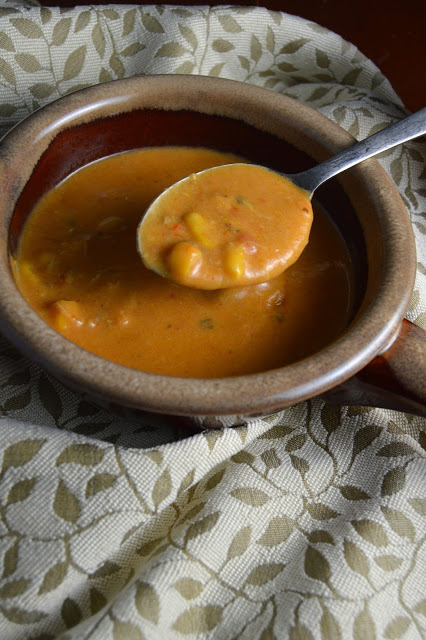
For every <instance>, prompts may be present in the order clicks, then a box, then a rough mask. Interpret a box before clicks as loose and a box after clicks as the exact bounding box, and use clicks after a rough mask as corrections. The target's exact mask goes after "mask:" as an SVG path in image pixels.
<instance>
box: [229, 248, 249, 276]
mask: <svg viewBox="0 0 426 640" xmlns="http://www.w3.org/2000/svg"><path fill="white" fill-rule="evenodd" d="M245 266H246V256H245V251H244V247H243V246H242V245H241V244H230V245H228V247H227V250H226V253H225V268H226V270H227V271H228V273H230V274H231V275H232V276H234V278H236V279H239V278H241V277H242V276H243V275H244V271H245Z"/></svg>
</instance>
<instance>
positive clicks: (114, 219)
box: [98, 216, 123, 231]
mask: <svg viewBox="0 0 426 640" xmlns="http://www.w3.org/2000/svg"><path fill="white" fill-rule="evenodd" d="M122 222H123V220H122V219H121V218H119V217H118V216H108V218H104V219H103V220H101V221H100V223H99V224H98V231H113V230H114V229H117V227H118V225H119V224H121V223H122Z"/></svg>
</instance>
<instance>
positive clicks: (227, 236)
mask: <svg viewBox="0 0 426 640" xmlns="http://www.w3.org/2000/svg"><path fill="white" fill-rule="evenodd" d="M312 216H313V212H312V206H311V202H310V199H309V194H308V193H307V192H306V191H304V190H303V189H300V188H299V187H297V186H296V185H295V184H293V183H292V182H291V181H290V180H288V179H286V178H284V177H283V176H280V175H278V174H277V173H275V172H273V171H270V170H268V169H265V168H263V167H259V166H256V165H252V164H244V163H243V164H242V163H234V164H228V165H222V166H220V167H215V168H213V169H208V170H206V171H202V172H200V173H192V174H191V175H190V176H189V177H188V178H186V179H184V180H181V181H179V182H177V183H176V184H174V185H173V187H172V188H170V189H168V190H167V191H165V192H164V193H163V194H162V195H161V196H160V198H158V199H157V200H156V201H155V203H154V204H153V205H152V206H151V207H150V209H149V211H148V212H147V215H146V216H144V218H143V220H142V223H141V225H140V228H139V229H138V239H139V248H140V252H141V255H142V257H143V259H144V262H145V264H146V265H147V266H148V267H149V268H151V269H153V270H154V271H156V272H157V273H160V274H161V275H163V276H164V277H167V278H170V279H171V280H173V281H174V282H177V283H178V284H183V285H185V286H188V287H195V288H198V289H221V288H227V287H233V286H242V285H246V284H256V283H259V282H265V281H266V280H270V279H271V278H274V277H275V276H277V275H279V274H280V273H282V272H283V271H284V270H285V269H287V268H288V267H289V266H291V265H292V264H293V263H294V262H295V261H296V260H297V259H298V257H299V256H300V254H301V253H302V251H303V249H304V248H305V246H306V244H307V242H308V239H309V232H310V230H311V225H312Z"/></svg>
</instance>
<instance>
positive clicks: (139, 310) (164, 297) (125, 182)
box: [12, 147, 352, 377]
mask: <svg viewBox="0 0 426 640" xmlns="http://www.w3.org/2000/svg"><path fill="white" fill-rule="evenodd" d="M237 160H238V161H241V159H240V158H236V157H234V156H230V155H228V154H224V153H220V152H216V151H210V150H207V149H200V148H179V147H171V148H167V147H162V148H147V149H142V150H136V151H129V152H125V153H121V154H117V155H115V156H110V157H108V158H105V159H102V160H99V161H97V162H94V163H93V164H90V165H88V166H85V167H83V168H82V169H80V170H78V171H77V172H75V173H74V174H72V175H70V176H69V177H68V178H67V179H66V180H64V181H63V182H62V183H61V184H59V185H58V186H56V187H55V188H54V189H52V190H51V191H50V192H48V193H47V194H46V195H45V196H44V197H43V198H42V199H41V200H40V201H39V203H38V204H37V205H36V206H35V208H34V210H33V211H32V212H31V214H30V216H29V218H28V220H27V222H26V224H25V227H24V230H23V232H22V235H21V239H20V244H19V247H18V252H17V254H16V256H15V257H14V258H13V259H12V267H13V270H14V274H15V278H16V281H17V284H18V286H19V288H20V290H21V292H22V295H23V296H24V297H25V298H26V299H27V301H28V302H29V304H30V305H31V306H32V307H33V309H34V310H35V311H36V312H37V313H38V314H39V315H40V316H41V317H42V318H43V319H44V320H45V321H46V322H47V323H49V324H50V325H51V326H52V327H53V328H54V329H56V330H57V331H59V332H60V333H61V334H63V335H64V336H66V337H67V338H68V339H69V340H71V341H73V342H75V343H77V344H78V345H80V346H82V347H84V348H85V349H87V350H89V351H91V352H93V353H96V354H98V355H100V356H103V357H104V358H107V359H109V360H112V361H115V362H118V363H121V364H123V365H127V366H129V367H133V368H136V369H142V370H145V371H149V372H154V373H161V374H167V375H174V376H185V377H222V376H235V375H240V374H248V373H254V372H259V371H264V370H268V369H271V368H276V367H280V366H282V365H285V364H289V363H291V362H294V361H296V360H299V359H301V358H303V357H305V356H308V355H310V354H312V353H313V352H315V351H318V350H319V349H321V348H322V347H324V346H325V345H327V344H329V343H330V342H332V341H333V340H334V339H335V338H336V337H337V336H338V335H339V334H340V333H341V332H342V331H343V330H344V328H345V326H347V323H348V321H349V318H350V314H351V308H352V269H351V264H350V260H349V256H348V253H347V251H346V249H345V246H344V243H343V241H342V239H341V237H340V235H339V233H338V232H337V230H336V228H335V227H334V225H333V224H332V223H331V221H330V219H329V218H328V217H327V215H326V214H325V213H324V212H323V211H322V210H321V209H316V208H314V213H315V215H314V221H313V225H312V230H311V234H310V239H309V243H308V245H307V246H306V248H305V250H304V251H303V253H302V255H301V256H300V258H299V259H298V260H297V262H296V263H295V264H294V265H292V266H291V267H289V268H288V269H287V270H286V271H285V272H284V273H282V274H281V275H280V276H278V277H276V278H274V279H272V280H269V281H268V282H265V283H260V284H254V285H250V286H241V287H233V288H228V289H222V290H210V291H203V290H198V289H193V288H188V287H185V286H181V285H179V284H175V283H173V282H170V281H168V280H166V279H165V278H163V277H161V276H159V275H157V274H156V273H154V272H153V271H151V270H148V269H147V268H146V267H145V266H144V265H143V263H142V261H141V258H140V256H139V254H138V251H137V247H136V230H137V227H138V224H139V221H140V219H141V216H142V215H143V213H144V211H145V210H146V208H147V207H148V205H149V204H150V202H151V201H152V200H153V199H154V198H155V197H156V196H157V195H158V194H159V193H161V192H162V191H163V190H164V189H165V188H166V187H167V186H168V185H170V184H173V183H174V182H176V181H177V180H179V179H181V178H183V177H184V176H187V175H189V174H190V173H192V172H195V171H199V170H202V169H205V168H207V167H210V166H216V165H220V164H227V163H230V162H235V161H237Z"/></svg>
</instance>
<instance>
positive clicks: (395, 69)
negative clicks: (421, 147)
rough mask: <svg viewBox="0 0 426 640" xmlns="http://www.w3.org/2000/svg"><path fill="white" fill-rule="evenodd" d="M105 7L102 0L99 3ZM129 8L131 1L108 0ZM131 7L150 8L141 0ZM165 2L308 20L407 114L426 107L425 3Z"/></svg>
mask: <svg viewBox="0 0 426 640" xmlns="http://www.w3.org/2000/svg"><path fill="white" fill-rule="evenodd" d="M103 3H105V4H107V2H106V0H104V2H103ZM113 3H115V4H131V3H132V0H113ZM41 4H43V5H45V6H58V5H59V6H64V7H65V6H74V5H77V4H79V5H82V4H92V0H78V2H77V0H42V2H41ZM135 4H142V5H143V4H155V3H154V2H152V1H151V2H149V0H148V1H144V2H135ZM167 4H175V5H197V4H198V5H200V4H204V5H205V4H211V5H219V4H235V5H244V6H263V7H267V8H269V9H274V10H277V11H285V12H286V13H291V14H293V15H298V16H301V17H302V18H307V19H308V20H313V21H314V22H317V23H318V24H321V25H322V26H324V27H327V28H328V29H331V30H332V31H335V32H336V33H338V34H339V35H341V36H342V37H343V38H345V39H346V40H349V41H350V42H352V43H353V44H355V45H356V46H357V47H358V48H359V49H360V51H362V53H364V54H365V55H366V56H367V57H368V58H370V59H371V60H373V62H375V64H376V65H377V66H378V67H379V69H380V70H381V71H382V73H383V74H384V75H385V76H386V77H387V78H388V79H389V80H390V82H391V84H392V86H393V88H394V89H395V91H396V92H397V93H398V95H399V96H400V97H401V99H402V100H403V102H404V104H405V106H406V107H407V109H409V110H410V111H416V110H418V109H421V108H422V107H424V106H425V105H426V76H425V73H424V64H422V62H423V63H424V57H425V56H424V37H425V26H426V0H404V1H403V2H402V0H357V2H356V5H355V4H354V6H352V3H348V2H344V0H234V1H233V2H232V1H231V2H230V1H227V0H219V1H218V2H214V3H213V2H209V1H208V0H207V2H206V1H202V2H200V1H198V2H197V1H194V0H174V1H170V2H168V3H167Z"/></svg>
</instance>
